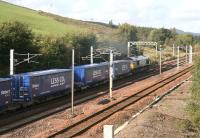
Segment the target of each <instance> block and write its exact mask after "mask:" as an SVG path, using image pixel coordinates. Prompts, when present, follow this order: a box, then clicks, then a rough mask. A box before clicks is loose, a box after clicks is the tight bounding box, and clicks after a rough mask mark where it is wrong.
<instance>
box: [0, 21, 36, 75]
mask: <svg viewBox="0 0 200 138" xmlns="http://www.w3.org/2000/svg"><path fill="white" fill-rule="evenodd" d="M33 38H34V35H33V33H32V31H31V29H30V28H29V27H28V26H27V25H25V24H23V23H20V22H5V23H2V24H0V60H1V62H0V66H1V72H3V74H5V73H8V70H6V69H7V68H8V65H9V51H10V49H15V52H18V53H27V52H30V53H36V52H37V51H38V49H37V47H36V46H34V44H33ZM3 70H4V71H3Z"/></svg>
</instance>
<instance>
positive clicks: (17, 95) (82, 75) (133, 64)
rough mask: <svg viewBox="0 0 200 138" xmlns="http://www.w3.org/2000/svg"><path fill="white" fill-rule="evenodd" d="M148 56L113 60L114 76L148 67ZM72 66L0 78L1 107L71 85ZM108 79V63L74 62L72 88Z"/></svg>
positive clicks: (33, 99) (62, 90) (30, 100)
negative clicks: (78, 63)
mask: <svg viewBox="0 0 200 138" xmlns="http://www.w3.org/2000/svg"><path fill="white" fill-rule="evenodd" d="M149 65H150V61H149V58H148V57H145V56H138V57H130V58H129V59H127V60H116V61H114V62H113V78H114V80H116V79H118V78H120V77H123V76H126V75H130V74H132V73H134V72H138V71H140V70H145V69H148V67H149ZM71 76H72V75H71V69H51V70H44V71H35V72H28V73H22V74H15V75H13V76H11V77H10V78H0V111H1V110H3V109H7V108H8V106H11V107H12V106H14V105H19V104H21V105H23V104H27V103H28V104H32V103H34V102H36V101H40V100H41V99H47V98H49V97H52V96H56V95H59V94H63V93H65V94H66V93H68V92H69V91H68V89H70V88H71ZM108 80H109V63H108V62H103V63H99V64H87V65H80V66H75V69H74V83H75V88H77V89H79V88H87V87H90V86H94V85H99V84H102V83H105V82H107V81H108Z"/></svg>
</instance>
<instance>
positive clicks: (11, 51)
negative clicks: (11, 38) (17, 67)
mask: <svg viewBox="0 0 200 138" xmlns="http://www.w3.org/2000/svg"><path fill="white" fill-rule="evenodd" d="M10 75H14V49H11V50H10Z"/></svg>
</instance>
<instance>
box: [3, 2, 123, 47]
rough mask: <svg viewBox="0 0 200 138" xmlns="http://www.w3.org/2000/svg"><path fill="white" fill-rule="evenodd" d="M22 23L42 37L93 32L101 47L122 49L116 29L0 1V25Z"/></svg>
mask: <svg viewBox="0 0 200 138" xmlns="http://www.w3.org/2000/svg"><path fill="white" fill-rule="evenodd" d="M6 21H20V22H23V23H26V24H28V25H29V26H30V27H31V28H32V30H33V32H35V33H36V34H42V35H54V36H57V35H64V34H65V33H71V32H92V33H94V34H96V36H97V39H98V43H99V46H117V47H121V46H120V45H122V44H120V41H119V36H118V33H117V29H116V27H114V28H112V27H109V26H108V25H106V24H101V23H95V22H94V23H93V22H86V21H81V20H74V19H71V18H67V17H61V16H58V15H54V14H51V13H46V12H43V11H35V10H32V9H28V8H25V7H20V6H17V5H13V4H10V3H7V2H4V1H0V23H2V22H6Z"/></svg>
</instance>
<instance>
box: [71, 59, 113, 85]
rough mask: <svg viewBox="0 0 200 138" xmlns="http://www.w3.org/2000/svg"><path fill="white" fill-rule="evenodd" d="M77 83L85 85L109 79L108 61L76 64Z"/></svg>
mask: <svg viewBox="0 0 200 138" xmlns="http://www.w3.org/2000/svg"><path fill="white" fill-rule="evenodd" d="M74 73H75V74H74V76H75V78H74V80H75V85H76V86H78V87H85V86H89V85H93V84H96V83H98V82H101V81H104V80H107V79H108V77H109V76H108V74H109V72H108V63H106V62H104V63H100V64H88V65H82V66H76V67H75V70H74Z"/></svg>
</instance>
